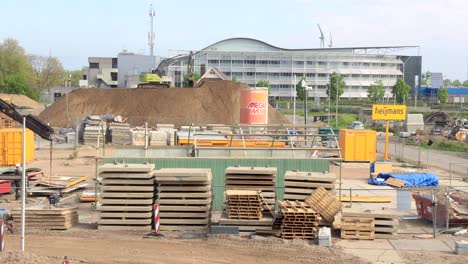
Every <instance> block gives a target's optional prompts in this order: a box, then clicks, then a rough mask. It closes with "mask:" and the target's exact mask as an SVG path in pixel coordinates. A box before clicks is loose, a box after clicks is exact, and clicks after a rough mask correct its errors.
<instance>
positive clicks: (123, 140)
mask: <svg viewBox="0 0 468 264" xmlns="http://www.w3.org/2000/svg"><path fill="white" fill-rule="evenodd" d="M109 127H110V132H111V137H112V144H116V145H127V144H130V124H128V123H117V122H113V123H111V124H110V125H109Z"/></svg>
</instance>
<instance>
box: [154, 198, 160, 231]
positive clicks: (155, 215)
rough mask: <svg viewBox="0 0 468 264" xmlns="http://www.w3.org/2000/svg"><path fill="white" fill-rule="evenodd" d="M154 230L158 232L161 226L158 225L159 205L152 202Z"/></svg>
mask: <svg viewBox="0 0 468 264" xmlns="http://www.w3.org/2000/svg"><path fill="white" fill-rule="evenodd" d="M154 231H155V232H156V233H159V232H160V231H161V227H160V226H159V205H158V204H154Z"/></svg>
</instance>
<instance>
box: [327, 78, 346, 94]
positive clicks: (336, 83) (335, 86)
mask: <svg viewBox="0 0 468 264" xmlns="http://www.w3.org/2000/svg"><path fill="white" fill-rule="evenodd" d="M345 86H346V83H345V81H344V78H343V76H342V75H341V74H339V73H336V72H333V73H332V74H331V75H330V81H329V83H328V84H327V91H326V92H327V96H329V97H330V99H331V100H332V101H336V100H337V99H338V100H339V98H340V96H341V95H343V93H344V87H345ZM337 95H338V98H337Z"/></svg>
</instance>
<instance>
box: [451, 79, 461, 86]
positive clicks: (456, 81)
mask: <svg viewBox="0 0 468 264" xmlns="http://www.w3.org/2000/svg"><path fill="white" fill-rule="evenodd" d="M452 86H454V87H461V86H462V84H461V82H460V81H459V80H455V81H453V82H452Z"/></svg>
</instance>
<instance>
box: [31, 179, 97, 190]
mask: <svg viewBox="0 0 468 264" xmlns="http://www.w3.org/2000/svg"><path fill="white" fill-rule="evenodd" d="M88 178H89V176H54V177H43V178H42V179H40V180H38V181H36V184H37V185H41V186H47V187H56V188H62V189H64V188H67V187H71V186H73V185H76V184H78V183H80V182H84V181H86V180H87V179H88Z"/></svg>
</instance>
